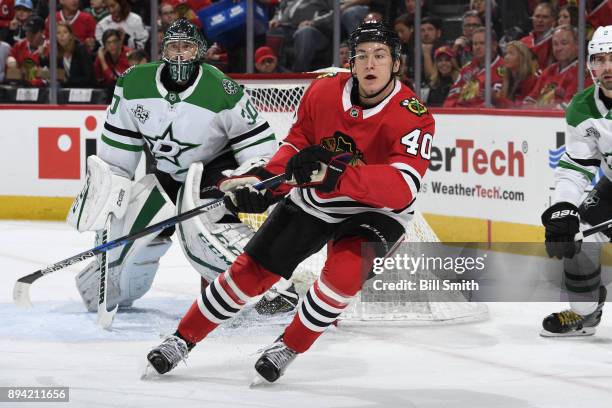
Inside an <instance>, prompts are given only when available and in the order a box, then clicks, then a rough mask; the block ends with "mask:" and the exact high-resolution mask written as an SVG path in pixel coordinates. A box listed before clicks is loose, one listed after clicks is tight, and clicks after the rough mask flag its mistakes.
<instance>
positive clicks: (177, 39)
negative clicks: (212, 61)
mask: <svg viewBox="0 0 612 408" xmlns="http://www.w3.org/2000/svg"><path fill="white" fill-rule="evenodd" d="M206 48H207V47H206V41H205V40H204V37H203V36H202V34H201V33H200V31H199V30H198V28H197V27H196V26H195V24H193V23H191V22H189V21H188V20H186V19H182V18H181V19H178V20H176V21H175V22H174V23H172V24H171V25H170V27H168V29H167V30H166V32H165V33H164V38H163V40H162V61H164V64H166V67H168V70H169V71H170V78H171V79H172V80H173V81H174V82H176V83H184V82H186V81H187V80H188V79H189V77H190V76H191V75H192V74H193V72H194V71H195V70H196V68H197V66H198V65H199V64H200V62H201V61H202V59H203V58H204V54H205V53H206Z"/></svg>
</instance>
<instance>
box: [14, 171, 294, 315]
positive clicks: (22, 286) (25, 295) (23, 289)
mask: <svg viewBox="0 0 612 408" xmlns="http://www.w3.org/2000/svg"><path fill="white" fill-rule="evenodd" d="M283 181H285V175H284V174H279V175H278V176H274V177H270V178H269V179H266V180H263V181H261V182H259V183H257V184H254V185H253V188H255V189H256V190H263V189H264V188H273V187H275V186H277V185H279V184H280V183H282V182H283ZM222 205H223V198H219V199H217V200H214V201H212V202H210V203H207V204H202V205H200V206H198V207H195V208H192V209H191V210H189V211H185V212H184V213H181V214H178V215H176V216H174V217H171V218H168V219H167V220H164V221H160V222H158V223H157V224H153V225H150V226H148V227H147V228H145V229H143V230H141V231H138V232H135V233H133V234H128V235H124V236H122V237H119V238H117V239H115V240H112V241H110V242H107V243H103V244H101V245H98V246H97V247H95V248H91V249H88V250H87V251H83V252H80V253H78V254H76V255H73V256H71V257H69V258H66V259H64V260H61V261H59V262H56V263H54V264H52V265H49V266H47V267H46V268H43V269H39V270H37V271H36V272H33V273H31V274H29V275H26V276H23V277H21V278H19V279H18V280H17V282H15V287H14V288H13V301H14V302H15V303H16V304H17V305H19V306H32V302H31V301H30V286H32V283H34V282H35V281H36V280H38V279H39V278H41V277H43V276H44V275H48V274H50V273H53V272H56V271H59V270H60V269H64V268H65V267H67V266H70V265H74V264H75V263H78V262H81V261H84V260H86V259H89V258H92V257H94V256H96V255H98V254H101V253H103V252H106V251H109V250H111V249H113V248H116V247H118V246H121V245H125V244H127V243H129V242H132V241H135V240H137V239H138V238H141V237H144V236H145V235H149V234H151V233H153V232H156V231H160V230H163V229H165V228H168V227H171V226H172V225H175V224H178V223H179V222H182V221H185V220H188V219H189V218H192V217H195V216H196V215H199V214H202V213H204V212H207V211H210V210H212V209H215V208H218V207H221V206H222Z"/></svg>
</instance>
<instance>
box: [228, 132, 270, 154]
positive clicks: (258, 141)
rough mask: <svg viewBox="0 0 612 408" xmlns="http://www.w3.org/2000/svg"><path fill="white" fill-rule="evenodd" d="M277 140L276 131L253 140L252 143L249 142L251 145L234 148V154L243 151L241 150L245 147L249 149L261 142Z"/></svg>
mask: <svg viewBox="0 0 612 408" xmlns="http://www.w3.org/2000/svg"><path fill="white" fill-rule="evenodd" d="M275 141H276V136H275V135H274V133H272V134H271V135H269V136H267V137H264V138H263V139H260V140H257V141H256V142H253V143H251V144H249V145H246V146H244V147H240V148H238V149H234V154H236V153H238V152H241V151H243V150H245V149H248V148H250V147H253V146H257V145H260V144H262V143H266V142H275Z"/></svg>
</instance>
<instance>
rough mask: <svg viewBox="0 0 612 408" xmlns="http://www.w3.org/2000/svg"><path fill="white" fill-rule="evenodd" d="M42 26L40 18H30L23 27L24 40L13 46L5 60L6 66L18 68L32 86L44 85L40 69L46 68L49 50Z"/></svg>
mask: <svg viewBox="0 0 612 408" xmlns="http://www.w3.org/2000/svg"><path fill="white" fill-rule="evenodd" d="M44 24H45V23H44V21H43V19H42V18H41V17H39V16H37V15H32V16H30V18H29V19H28V21H27V22H26V23H25V26H24V29H25V31H26V38H24V39H23V40H21V41H19V42H17V43H16V44H15V45H13V47H12V48H11V55H10V56H9V58H8V59H7V66H8V67H17V68H20V69H21V71H22V73H23V78H24V79H25V80H26V81H27V82H28V83H29V84H30V85H32V86H42V85H44V84H45V83H46V81H45V80H44V77H45V76H46V75H44V74H43V71H44V70H43V69H42V68H43V67H47V66H48V63H49V61H48V55H49V48H48V44H47V41H45V36H44Z"/></svg>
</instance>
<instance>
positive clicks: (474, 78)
mask: <svg viewBox="0 0 612 408" xmlns="http://www.w3.org/2000/svg"><path fill="white" fill-rule="evenodd" d="M485 36H486V30H485V28H484V27H480V28H477V29H476V31H474V34H473V35H472V46H473V49H474V54H473V58H472V62H470V63H469V64H468V65H466V66H464V67H463V68H462V69H461V71H460V72H459V78H458V79H457V81H456V82H455V84H454V85H453V86H452V88H451V90H450V92H449V93H448V97H447V98H446V101H445V102H444V106H445V107H456V106H460V107H481V106H483V105H484V92H485V75H486V73H485V54H486V45H485V44H486V43H485ZM491 55H492V57H493V61H491V86H492V88H493V91H495V90H497V89H500V88H501V86H502V75H503V71H504V66H503V64H504V60H503V58H501V57H500V56H499V55H497V35H496V34H495V32H494V31H493V32H491Z"/></svg>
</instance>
